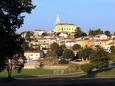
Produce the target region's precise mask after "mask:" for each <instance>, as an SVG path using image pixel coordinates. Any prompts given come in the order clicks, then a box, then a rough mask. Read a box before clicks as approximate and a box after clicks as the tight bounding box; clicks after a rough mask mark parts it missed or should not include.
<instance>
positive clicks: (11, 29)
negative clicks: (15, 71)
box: [0, 0, 35, 80]
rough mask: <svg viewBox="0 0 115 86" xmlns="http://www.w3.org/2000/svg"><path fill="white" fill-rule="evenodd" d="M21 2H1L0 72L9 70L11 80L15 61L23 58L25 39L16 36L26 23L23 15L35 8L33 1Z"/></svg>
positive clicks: (17, 0) (5, 0)
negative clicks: (17, 31)
mask: <svg viewBox="0 0 115 86" xmlns="http://www.w3.org/2000/svg"><path fill="white" fill-rule="evenodd" d="M21 1H22V0H0V70H1V71H2V70H4V69H5V68H7V70H8V79H9V80H10V79H11V73H12V65H13V61H16V62H19V59H21V58H20V57H23V48H22V44H23V38H21V36H20V35H19V34H16V30H17V29H18V28H20V27H21V26H22V24H23V21H24V16H23V15H22V13H31V11H32V9H33V8H34V7H35V6H33V4H32V1H31V0H26V2H21ZM22 59H23V58H22ZM21 67H22V65H21V66H20V68H21ZM20 68H19V70H20Z"/></svg>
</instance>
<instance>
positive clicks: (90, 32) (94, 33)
mask: <svg viewBox="0 0 115 86" xmlns="http://www.w3.org/2000/svg"><path fill="white" fill-rule="evenodd" d="M98 34H103V31H102V30H101V29H100V28H98V29H96V30H90V31H89V35H92V36H95V35H98Z"/></svg>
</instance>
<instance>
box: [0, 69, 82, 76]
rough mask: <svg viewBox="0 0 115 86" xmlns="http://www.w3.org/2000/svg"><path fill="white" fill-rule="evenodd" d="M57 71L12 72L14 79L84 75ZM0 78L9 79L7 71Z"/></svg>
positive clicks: (78, 72)
mask: <svg viewBox="0 0 115 86" xmlns="http://www.w3.org/2000/svg"><path fill="white" fill-rule="evenodd" d="M54 71H55V70H46V69H31V70H29V69H24V70H22V71H21V73H17V71H16V70H14V71H13V72H12V76H13V77H29V76H49V77H52V76H64V77H79V76H82V75H83V74H84V73H83V72H81V71H77V72H67V71H64V73H62V72H60V71H57V73H54ZM0 77H7V71H6V70H4V71H3V72H1V73H0Z"/></svg>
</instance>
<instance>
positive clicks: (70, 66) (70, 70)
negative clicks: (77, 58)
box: [66, 64, 79, 72]
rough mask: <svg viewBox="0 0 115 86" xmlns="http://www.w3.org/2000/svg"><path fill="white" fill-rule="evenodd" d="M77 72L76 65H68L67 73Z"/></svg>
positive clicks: (77, 67)
mask: <svg viewBox="0 0 115 86" xmlns="http://www.w3.org/2000/svg"><path fill="white" fill-rule="evenodd" d="M78 70H79V66H78V65H76V64H68V68H67V69H66V71H68V72H76V71H78Z"/></svg>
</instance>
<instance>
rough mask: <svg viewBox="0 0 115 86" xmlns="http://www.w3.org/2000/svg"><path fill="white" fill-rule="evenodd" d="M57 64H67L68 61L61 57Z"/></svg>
mask: <svg viewBox="0 0 115 86" xmlns="http://www.w3.org/2000/svg"><path fill="white" fill-rule="evenodd" d="M59 64H68V61H66V60H65V59H61V60H60V61H59Z"/></svg>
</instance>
